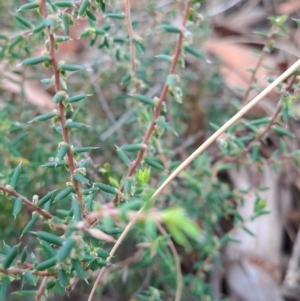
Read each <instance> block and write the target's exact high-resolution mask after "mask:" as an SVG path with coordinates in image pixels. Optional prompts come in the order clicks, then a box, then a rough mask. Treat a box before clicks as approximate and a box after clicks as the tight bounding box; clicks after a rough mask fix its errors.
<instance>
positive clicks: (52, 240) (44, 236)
mask: <svg viewBox="0 0 300 301" xmlns="http://www.w3.org/2000/svg"><path fill="white" fill-rule="evenodd" d="M36 235H37V237H38V238H39V239H41V240H44V241H46V242H48V243H49V244H53V245H56V246H60V247H61V246H62V244H63V242H64V240H63V239H62V238H61V237H59V236H56V235H54V234H51V233H48V232H44V231H39V232H37V233H36Z"/></svg>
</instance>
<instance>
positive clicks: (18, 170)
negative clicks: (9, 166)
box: [9, 162, 22, 189]
mask: <svg viewBox="0 0 300 301" xmlns="http://www.w3.org/2000/svg"><path fill="white" fill-rule="evenodd" d="M21 164H22V162H21V163H20V164H19V165H18V166H17V167H16V168H15V170H14V172H13V174H12V177H11V179H10V182H9V186H11V187H12V188H13V189H15V188H16V186H17V183H18V180H19V176H20V174H21Z"/></svg>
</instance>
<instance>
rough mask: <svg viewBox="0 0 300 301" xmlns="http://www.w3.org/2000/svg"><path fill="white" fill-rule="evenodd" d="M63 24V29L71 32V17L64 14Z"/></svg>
mask: <svg viewBox="0 0 300 301" xmlns="http://www.w3.org/2000/svg"><path fill="white" fill-rule="evenodd" d="M61 19H62V24H63V29H64V32H65V33H66V35H69V34H70V29H69V18H68V16H67V15H66V14H63V15H62V17H61Z"/></svg>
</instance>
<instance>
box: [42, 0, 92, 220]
mask: <svg viewBox="0 0 300 301" xmlns="http://www.w3.org/2000/svg"><path fill="white" fill-rule="evenodd" d="M40 7H41V10H42V14H43V16H44V18H45V19H46V18H47V16H48V11H47V6H46V1H45V0H41V1H40ZM47 32H48V37H49V54H50V57H51V65H52V70H53V74H54V87H55V92H56V93H57V92H58V91H60V90H61V85H60V72H59V69H58V65H57V60H56V56H55V39H54V35H53V33H51V30H50V27H48V29H47ZM58 112H59V121H60V124H61V130H62V136H63V140H64V142H65V143H67V144H68V145H69V146H70V138H69V132H68V129H67V128H66V116H65V108H64V105H63V103H62V102H60V103H59V104H58ZM67 158H68V163H67V164H68V167H69V170H70V174H71V180H72V183H73V185H74V189H75V192H76V195H77V200H78V202H79V203H80V204H81V210H82V213H83V216H86V215H87V211H86V208H85V205H84V202H83V200H82V193H81V189H80V186H79V183H78V182H77V181H76V180H75V179H73V174H74V170H75V164H74V156H73V152H72V150H71V147H69V149H68V152H67Z"/></svg>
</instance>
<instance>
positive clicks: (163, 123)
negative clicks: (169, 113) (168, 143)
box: [156, 119, 178, 137]
mask: <svg viewBox="0 0 300 301" xmlns="http://www.w3.org/2000/svg"><path fill="white" fill-rule="evenodd" d="M156 123H157V124H158V125H159V126H161V127H162V128H164V129H165V130H167V131H170V132H173V133H174V135H175V136H177V137H178V133H177V132H176V131H175V130H174V128H173V127H172V126H171V125H170V124H169V123H167V122H166V121H165V120H163V119H157V120H156Z"/></svg>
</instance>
